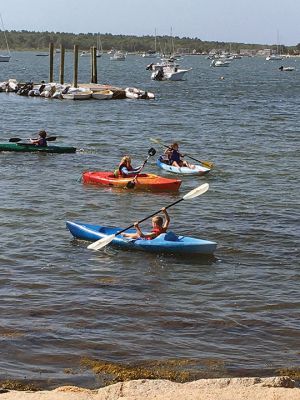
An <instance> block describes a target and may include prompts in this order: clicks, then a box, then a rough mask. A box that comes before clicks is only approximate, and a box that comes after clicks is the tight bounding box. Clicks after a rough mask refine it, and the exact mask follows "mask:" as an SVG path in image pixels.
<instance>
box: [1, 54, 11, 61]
mask: <svg viewBox="0 0 300 400" xmlns="http://www.w3.org/2000/svg"><path fill="white" fill-rule="evenodd" d="M10 58H11V57H10V56H8V55H7V56H5V55H4V54H0V62H9V60H10Z"/></svg>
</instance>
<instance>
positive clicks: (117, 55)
mask: <svg viewBox="0 0 300 400" xmlns="http://www.w3.org/2000/svg"><path fill="white" fill-rule="evenodd" d="M110 59H111V60H112V61H125V60H126V55H125V54H124V53H123V52H122V51H116V52H115V53H114V54H113V56H111V57H110Z"/></svg>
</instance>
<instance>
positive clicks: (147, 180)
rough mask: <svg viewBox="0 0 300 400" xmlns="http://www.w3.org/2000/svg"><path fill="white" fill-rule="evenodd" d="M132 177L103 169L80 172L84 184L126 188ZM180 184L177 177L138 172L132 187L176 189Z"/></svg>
mask: <svg viewBox="0 0 300 400" xmlns="http://www.w3.org/2000/svg"><path fill="white" fill-rule="evenodd" d="M133 178H134V177H129V178H122V177H119V178H116V177H115V176H114V174H113V172H105V171H103V172H102V171H86V172H83V174H82V181H83V183H85V184H92V185H100V186H113V187H118V188H126V187H127V186H126V185H127V184H128V182H131V181H132V180H133ZM180 185H181V180H179V179H169V178H164V177H161V176H158V175H154V174H139V175H138V176H137V178H136V181H135V185H134V188H135V189H137V190H151V191H177V190H178V189H179V187H180Z"/></svg>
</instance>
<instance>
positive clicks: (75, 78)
mask: <svg viewBox="0 0 300 400" xmlns="http://www.w3.org/2000/svg"><path fill="white" fill-rule="evenodd" d="M73 86H74V87H76V88H77V87H78V44H75V45H74V80H73Z"/></svg>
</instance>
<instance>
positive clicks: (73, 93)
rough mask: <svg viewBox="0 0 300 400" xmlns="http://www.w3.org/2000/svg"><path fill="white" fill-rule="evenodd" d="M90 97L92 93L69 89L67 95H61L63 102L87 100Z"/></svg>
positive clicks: (85, 90) (80, 89) (79, 89)
mask: <svg viewBox="0 0 300 400" xmlns="http://www.w3.org/2000/svg"><path fill="white" fill-rule="evenodd" d="M91 97H92V91H91V90H87V89H82V88H69V90H68V92H67V93H63V94H62V98H63V99H65V100H88V99H90V98H91Z"/></svg>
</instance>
